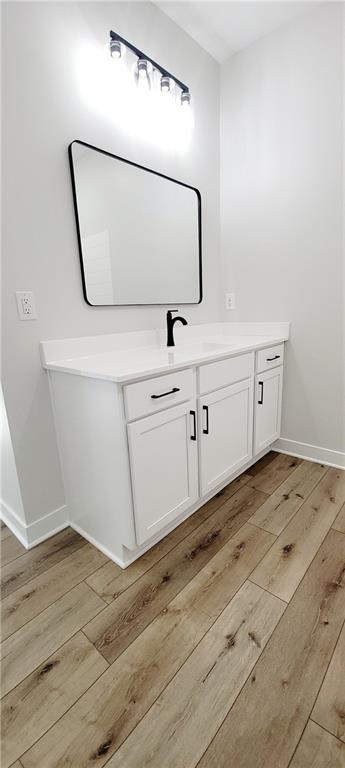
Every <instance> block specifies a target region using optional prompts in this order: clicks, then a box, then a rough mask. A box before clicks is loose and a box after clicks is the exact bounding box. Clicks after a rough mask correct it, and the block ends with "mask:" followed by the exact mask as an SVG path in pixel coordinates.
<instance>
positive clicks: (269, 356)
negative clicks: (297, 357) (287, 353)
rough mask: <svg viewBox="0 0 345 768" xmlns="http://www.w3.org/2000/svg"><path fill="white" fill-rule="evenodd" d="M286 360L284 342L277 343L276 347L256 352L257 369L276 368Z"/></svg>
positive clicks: (258, 370)
mask: <svg viewBox="0 0 345 768" xmlns="http://www.w3.org/2000/svg"><path fill="white" fill-rule="evenodd" d="M283 361H284V344H276V346H275V347H267V349H260V350H259V351H258V352H257V353H256V371H257V373H260V372H261V371H268V370H269V368H276V367H277V366H278V365H282V364H283Z"/></svg>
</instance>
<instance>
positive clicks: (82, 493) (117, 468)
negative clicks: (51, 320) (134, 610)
mask: <svg viewBox="0 0 345 768" xmlns="http://www.w3.org/2000/svg"><path fill="white" fill-rule="evenodd" d="M288 336H289V324H288V323H276V324H274V323H272V324H268V323H262V324H260V323H259V324H227V323H217V324H212V325H201V326H194V327H193V326H191V327H190V326H189V327H188V329H186V330H185V329H183V330H182V329H181V330H180V331H179V332H178V333H177V337H178V338H177V344H176V347H173V348H166V347H164V346H163V337H162V333H161V332H147V333H146V332H142V333H126V334H112V335H106V336H96V337H89V338H81V339H67V340H61V341H49V342H42V344H41V350H42V358H43V365H44V367H45V368H46V369H47V371H48V376H49V381H50V387H51V395H52V401H53V408H54V414H55V421H56V431H57V437H58V444H59V450H60V457H61V464H62V470H63V477H64V484H65V492H66V503H67V508H68V516H69V522H70V524H71V526H72V527H74V528H75V529H76V530H77V531H79V532H80V533H81V534H82V535H83V536H85V538H86V539H88V540H89V541H91V542H92V543H93V544H95V545H96V546H97V547H99V548H100V549H101V550H102V551H103V552H105V553H106V554H107V555H108V556H109V557H110V558H112V559H113V560H114V561H115V562H116V563H118V564H119V565H120V566H121V567H123V568H125V567H126V566H127V565H129V564H130V563H131V562H132V561H133V560H135V559H136V558H138V557H139V556H140V555H141V554H142V553H143V552H144V551H145V550H147V549H148V548H150V547H151V546H152V545H153V544H154V543H156V542H157V541H158V540H159V539H161V538H163V537H164V536H165V535H166V534H167V533H168V532H169V531H170V530H172V529H173V528H174V527H176V526H177V525H179V523H181V522H182V520H184V519H185V518H186V517H188V516H189V515H191V514H193V512H195V511H196V510H197V509H198V508H199V507H201V506H202V505H203V504H204V503H205V502H206V501H207V500H208V499H209V498H211V497H212V496H213V495H215V494H216V493H217V492H218V491H219V490H221V488H222V487H224V486H225V485H226V484H227V483H229V482H230V480H231V479H233V478H235V477H236V476H238V475H239V474H240V473H241V472H243V471H244V470H245V469H247V468H248V467H249V466H250V465H251V464H252V463H253V462H254V461H257V459H258V458H260V456H262V455H264V453H265V452H266V451H267V450H269V448H270V446H271V445H272V443H274V441H275V440H276V439H277V438H278V437H279V435H280V420H281V404H282V383H283V362H284V342H285V341H286V340H287V339H288Z"/></svg>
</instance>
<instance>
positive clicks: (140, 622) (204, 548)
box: [84, 486, 266, 663]
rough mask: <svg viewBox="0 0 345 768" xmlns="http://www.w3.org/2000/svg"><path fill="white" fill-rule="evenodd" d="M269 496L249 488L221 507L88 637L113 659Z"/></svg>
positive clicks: (92, 627) (92, 624) (97, 621)
mask: <svg viewBox="0 0 345 768" xmlns="http://www.w3.org/2000/svg"><path fill="white" fill-rule="evenodd" d="M265 498H266V497H265V496H264V495H263V494H261V493H260V492H259V491H256V490H254V489H253V488H249V487H248V486H244V487H243V488H241V489H240V490H239V491H238V492H237V493H236V494H235V495H234V496H232V497H231V498H230V499H228V500H226V501H225V502H224V504H223V505H222V506H221V507H220V508H219V509H217V510H216V512H215V513H214V515H212V518H211V519H210V520H206V521H205V523H203V524H202V525H201V526H199V528H197V529H196V531H194V532H193V533H191V534H190V535H189V536H187V537H186V538H185V539H184V540H183V541H182V542H181V543H180V544H178V545H177V546H176V547H175V548H174V549H173V550H172V551H171V552H169V553H168V554H167V555H166V557H165V558H164V560H162V561H159V562H158V563H156V565H154V566H153V568H151V569H150V571H148V572H147V573H146V574H145V575H144V576H142V577H141V578H140V579H139V580H138V581H136V582H134V584H132V586H130V587H129V588H128V589H127V590H126V592H124V593H123V594H122V595H120V596H119V597H118V598H117V599H116V600H114V602H113V603H110V604H109V605H108V607H107V608H106V609H105V610H104V611H102V613H101V614H100V616H99V617H98V618H96V619H95V620H93V621H91V622H90V623H89V624H87V626H86V627H85V628H84V632H85V634H86V636H87V637H88V638H89V640H91V642H92V643H94V645H95V646H96V648H98V650H99V651H100V652H101V653H103V655H104V656H105V658H106V659H107V661H109V662H110V663H111V662H112V661H115V659H116V658H117V656H119V654H120V653H122V652H123V651H124V650H125V648H127V646H128V645H129V644H130V643H131V642H133V640H134V639H135V638H136V637H137V636H138V635H139V634H140V632H142V631H143V629H145V627H146V626H147V625H148V624H149V623H150V622H151V621H152V620H153V619H154V618H155V616H157V614H158V613H159V612H160V611H161V610H162V609H163V608H164V607H165V606H166V605H167V603H169V602H170V601H171V600H172V599H173V598H174V597H175V595H177V593H178V592H179V591H180V590H181V589H183V587H184V586H185V585H186V584H187V583H188V581H190V579H192V578H193V577H194V576H195V574H196V573H197V572H198V571H199V570H201V568H202V567H203V566H204V565H205V564H206V563H207V562H208V561H209V560H210V559H211V557H213V555H214V554H215V553H216V552H217V551H218V550H219V549H220V548H221V547H222V546H223V545H224V544H225V543H226V542H227V541H228V540H229V539H230V538H231V537H232V536H233V535H234V533H236V531H237V530H238V529H239V528H240V527H241V525H243V523H245V522H246V521H247V520H248V518H249V517H251V515H252V514H253V513H254V511H255V509H257V507H258V506H259V505H260V504H262V503H263V501H264V500H265Z"/></svg>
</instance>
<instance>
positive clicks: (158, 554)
mask: <svg viewBox="0 0 345 768" xmlns="http://www.w3.org/2000/svg"><path fill="white" fill-rule="evenodd" d="M249 479H250V478H249V475H246V474H244V475H240V477H238V478H236V480H233V481H232V483H229V485H227V486H226V487H225V488H224V489H223V490H222V491H220V493H218V494H217V495H216V496H214V497H213V498H212V499H210V501H208V502H207V503H206V504H204V505H203V506H202V507H201V508H200V509H199V510H197V512H195V514H194V515H191V517H188V518H187V520H185V521H184V522H183V523H181V525H179V526H178V527H177V528H175V529H174V530H173V531H171V533H169V534H168V536H166V537H165V538H164V539H162V541H159V542H158V544H156V546H154V547H152V549H149V550H148V552H145V554H144V555H142V557H140V558H139V560H136V561H135V562H134V563H132V565H130V566H128V568H126V570H123V569H122V568H119V566H118V565H116V564H115V563H112V562H111V561H109V560H108V562H107V563H106V564H105V565H104V566H103V567H102V568H99V570H98V571H96V572H95V573H94V574H92V576H90V577H89V578H88V579H87V580H86V581H87V583H88V584H89V585H90V586H91V587H92V589H94V590H95V592H97V594H98V595H100V597H101V598H102V599H103V600H105V601H106V602H107V603H111V602H112V601H113V600H114V599H115V598H116V597H118V596H119V595H120V594H121V593H122V592H124V591H125V589H128V587H130V586H131V584H133V583H134V582H135V581H137V579H139V578H140V577H141V576H143V575H144V573H146V572H147V571H148V570H150V568H152V566H153V565H155V563H157V562H158V561H159V560H161V559H162V558H163V557H165V555H167V554H168V552H170V551H171V550H172V549H174V547H176V545H177V544H179V543H180V542H181V541H183V539H185V538H186V536H188V535H189V534H190V533H192V531H194V530H196V529H197V528H198V527H199V525H201V524H202V523H203V522H205V521H206V520H207V519H209V518H210V517H211V515H212V514H213V513H214V512H215V511H216V510H217V509H219V507H221V506H222V504H224V501H226V499H229V498H231V496H233V495H234V494H235V493H236V492H237V491H238V490H240V488H242V487H243V486H244V485H246V483H247V482H248V480H249Z"/></svg>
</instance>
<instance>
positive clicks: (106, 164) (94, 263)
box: [69, 141, 202, 306]
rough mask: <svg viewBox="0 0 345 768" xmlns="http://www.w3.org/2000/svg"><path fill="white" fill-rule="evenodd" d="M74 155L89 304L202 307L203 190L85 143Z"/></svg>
mask: <svg viewBox="0 0 345 768" xmlns="http://www.w3.org/2000/svg"><path fill="white" fill-rule="evenodd" d="M69 156H70V165H71V173H72V185H73V193H74V202H75V212H76V219H77V230H78V239H79V251H80V259H81V266H82V276H83V286H84V295H85V299H86V301H87V302H88V303H89V304H91V305H93V306H104V305H121V304H122V305H123V304H125V305H128V304H196V303H199V302H200V301H201V298H202V283H201V201H200V193H199V192H198V190H197V189H195V188H194V187H190V186H187V185H185V184H182V183H180V182H178V181H175V180H173V179H170V178H168V177H166V176H163V175H161V174H159V173H156V172H155V171H151V170H149V169H147V168H143V167H141V166H138V165H136V164H134V163H131V162H129V161H127V160H123V159H122V158H118V157H116V156H114V155H110V154H108V153H106V152H103V151H102V150H100V149H97V148H95V147H91V146H89V145H88V144H84V143H83V142H79V141H74V142H73V143H72V144H71V145H70V147H69Z"/></svg>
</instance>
